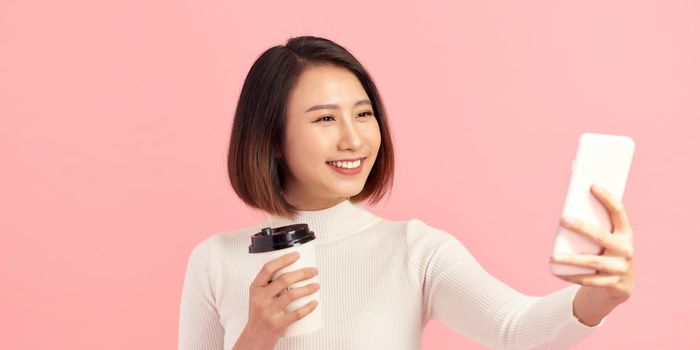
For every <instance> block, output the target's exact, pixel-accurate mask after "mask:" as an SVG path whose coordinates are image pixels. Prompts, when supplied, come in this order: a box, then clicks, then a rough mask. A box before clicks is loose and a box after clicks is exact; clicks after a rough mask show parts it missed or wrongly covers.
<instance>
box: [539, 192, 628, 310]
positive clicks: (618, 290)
mask: <svg viewBox="0 0 700 350" xmlns="http://www.w3.org/2000/svg"><path fill="white" fill-rule="evenodd" d="M591 189H592V191H591V192H592V193H593V195H594V196H595V197H596V198H597V199H598V201H600V202H601V203H602V204H603V205H604V206H605V208H606V209H607V211H608V215H609V217H610V220H611V223H612V226H613V232H612V234H611V233H610V232H608V230H605V229H603V228H602V227H600V226H595V225H591V224H589V223H586V222H583V221H580V220H576V219H573V218H571V219H573V220H572V221H571V222H567V220H566V219H567V218H562V226H563V227H566V228H567V229H569V230H571V231H573V232H575V233H579V234H582V235H584V236H586V237H588V238H590V239H592V240H593V241H594V242H596V243H598V244H599V245H601V246H602V247H603V249H604V252H603V254H602V255H587V254H576V255H569V256H564V257H556V256H554V257H551V258H550V259H551V260H550V261H552V262H556V263H563V264H569V265H576V266H581V267H588V268H592V269H594V270H597V271H596V272H597V273H596V274H584V275H570V276H566V275H557V277H559V278H561V279H563V280H565V281H568V282H572V283H576V284H580V285H582V286H588V287H590V288H592V289H595V290H598V291H599V292H603V291H604V292H605V293H602V294H603V295H606V296H607V297H609V298H610V301H612V302H615V303H617V304H619V303H622V302H624V301H626V300H627V299H629V297H630V296H631V295H632V291H633V290H634V263H633V258H634V249H633V236H634V234H633V232H632V227H631V226H630V223H629V220H628V218H627V213H626V212H625V209H624V208H623V207H622V203H621V202H620V201H618V200H617V199H615V198H614V197H613V196H612V195H611V194H610V193H609V192H607V191H606V190H605V189H603V188H600V187H599V186H596V185H593V186H591ZM597 294H600V293H597Z"/></svg>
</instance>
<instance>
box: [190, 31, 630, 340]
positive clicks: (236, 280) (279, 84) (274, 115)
mask: <svg viewBox="0 0 700 350" xmlns="http://www.w3.org/2000/svg"><path fill="white" fill-rule="evenodd" d="M228 166H229V176H230V179H231V183H232V185H233V189H234V190H235V192H236V193H237V194H238V196H240V198H241V199H242V200H243V201H244V202H245V203H246V204H247V205H248V206H250V207H253V208H257V209H261V210H263V211H265V212H266V213H267V216H266V220H265V221H264V222H263V223H261V224H260V225H257V226H254V227H249V228H245V229H240V230H237V231H234V232H225V233H220V234H217V235H213V236H211V237H209V238H208V239H205V240H203V241H202V242H200V243H199V244H198V245H197V246H196V247H195V248H194V250H193V251H192V254H191V256H190V258H189V262H188V266H187V273H186V276H185V281H184V286H183V292H182V300H181V309H180V325H179V326H180V334H179V345H180V349H200V350H201V349H212V350H213V349H222V348H224V349H232V348H233V349H272V348H275V349H334V350H335V349H418V348H419V347H420V343H421V334H422V330H423V328H424V327H425V325H426V323H427V321H428V320H430V319H439V320H441V321H442V322H443V323H444V324H446V325H448V326H449V327H450V328H452V329H454V330H455V331H457V332H459V333H461V334H463V335H464V336H466V337H469V338H470V339H472V340H474V341H477V342H479V343H481V344H483V345H485V346H488V347H491V348H503V349H531V348H539V349H545V348H546V349H564V348H566V347H569V346H570V345H572V344H574V343H577V342H579V341H580V340H581V339H583V338H584V337H585V336H587V335H588V334H590V333H591V332H593V331H594V330H595V329H597V328H599V327H600V326H601V325H602V324H603V321H604V319H605V317H606V315H607V314H608V313H609V312H610V311H611V310H612V309H613V308H614V307H615V306H616V305H618V304H620V303H622V302H624V301H625V300H627V299H628V298H629V296H630V295H631V292H632V289H633V287H634V271H633V266H632V230H631V228H630V226H629V223H628V221H627V218H626V215H625V212H624V210H623V208H622V205H621V203H619V202H617V201H616V200H615V199H614V198H613V197H611V196H610V195H609V194H607V193H606V192H605V191H602V190H601V191H594V194H595V195H596V197H597V198H599V199H600V200H601V202H602V203H603V204H604V205H605V206H606V207H607V208H608V209H609V212H610V215H611V219H612V221H613V222H614V226H615V228H616V232H614V233H615V234H614V235H610V234H609V232H603V231H601V230H600V229H599V228H597V227H591V226H590V225H587V224H585V223H573V224H568V223H565V222H562V225H565V226H567V227H569V228H571V229H572V230H574V231H576V232H579V233H581V234H583V235H586V236H588V237H590V238H592V239H595V240H597V241H598V242H599V243H600V244H601V245H602V246H604V247H605V248H606V250H605V253H604V254H603V255H601V256H584V255H578V256H574V257H569V260H565V259H562V260H554V259H552V261H558V262H562V263H568V264H572V265H579V266H587V267H593V268H594V269H596V270H598V272H599V273H598V274H596V275H584V276H575V277H564V276H562V277H561V278H562V279H565V280H567V281H570V282H573V283H575V284H572V285H571V286H568V287H567V288H564V289H561V290H559V291H556V292H554V293H551V294H549V295H546V296H544V297H534V296H527V295H523V294H521V293H519V292H518V291H516V290H514V289H512V288H510V287H509V286H507V285H506V284H504V283H503V282H501V281H499V280H498V279H496V278H494V277H493V276H491V275H490V274H489V273H488V272H487V271H485V270H484V269H483V268H482V267H481V266H480V265H479V263H478V262H477V261H476V260H475V259H474V257H473V256H472V255H471V254H470V252H469V251H468V250H467V249H466V248H465V247H464V246H463V245H462V244H461V242H460V241H459V240H457V239H456V238H454V237H453V236H452V235H451V234H449V233H447V232H444V231H441V230H439V229H436V228H433V227H431V226H429V225H427V224H426V223H424V222H423V221H421V220H418V219H413V220H409V221H390V220H385V219H382V218H381V217H378V216H375V215H374V214H372V213H371V212H369V211H367V210H366V209H365V208H364V207H363V206H362V205H361V204H360V202H361V201H364V200H366V199H367V200H369V201H370V202H371V203H373V204H374V203H376V202H377V201H379V200H380V199H381V198H382V197H383V196H384V194H385V193H386V191H387V189H389V188H390V187H391V184H392V180H393V170H394V155H393V146H392V142H391V136H390V132H389V124H388V122H387V118H386V112H385V110H384V107H383V104H382V100H381V98H380V96H379V93H378V91H377V89H376V87H375V84H374V83H373V81H372V79H371V78H370V75H369V74H368V73H367V71H366V70H365V69H364V68H363V67H362V66H361V65H360V63H359V62H358V61H357V60H356V59H355V58H354V57H353V56H352V55H351V54H350V53H349V52H348V51H346V50H345V49H344V48H343V47H341V46H339V45H338V44H336V43H334V42H332V41H330V40H327V39H323V38H318V37H311V36H304V37H297V38H291V39H289V40H288V41H287V44H286V45H285V46H276V47H273V48H270V49H269V50H267V51H266V52H264V53H263V54H262V55H261V56H260V57H259V58H258V59H257V60H256V62H255V63H254V64H253V66H252V68H251V70H250V72H249V73H248V76H247V78H246V80H245V82H244V84H243V88H242V91H241V95H240V98H239V101H238V106H237V110H236V114H235V118H234V123H233V132H232V135H231V143H230V149H229V158H228ZM299 222H301V223H307V224H309V227H310V228H311V229H312V230H313V231H314V232H315V233H316V236H317V240H316V249H317V259H318V265H319V267H320V269H321V271H322V272H323V273H322V274H319V275H318V276H319V280H320V281H321V284H322V285H323V287H320V286H319V285H318V284H313V283H309V284H307V285H306V286H305V287H301V288H295V289H290V290H286V287H287V286H289V285H291V284H293V283H295V282H298V281H302V280H306V279H309V278H311V277H313V276H315V275H316V274H318V273H319V272H318V271H312V270H310V269H300V270H296V271H292V272H288V273H286V274H282V275H281V276H280V277H279V278H277V279H275V280H274V281H272V282H271V283H269V282H268V281H270V279H271V277H272V275H273V274H274V272H275V271H278V270H280V269H282V268H283V267H285V266H288V265H290V264H291V263H293V261H294V260H293V259H290V257H289V256H283V257H281V258H278V259H275V260H273V261H271V262H269V263H268V264H267V265H265V267H263V268H262V269H260V270H259V271H256V270H255V269H254V268H253V265H252V259H251V258H250V257H249V254H248V250H247V247H248V244H249V243H250V236H251V235H252V234H254V233H256V232H259V231H260V229H261V228H263V227H269V226H271V227H278V226H283V225H288V224H292V223H299ZM317 292H318V293H320V298H319V299H320V300H321V302H323V303H324V307H323V319H324V328H323V329H321V330H319V331H316V332H313V333H307V334H304V335H300V336H296V337H281V335H282V334H283V333H284V330H285V329H286V327H287V326H288V325H289V324H291V323H293V322H294V321H296V320H298V319H300V318H302V317H304V316H305V315H308V314H309V313H310V312H313V311H314V310H315V308H316V305H315V304H314V303H313V302H311V303H309V304H306V305H305V306H303V307H301V308H299V309H297V310H295V311H294V312H285V311H284V307H285V306H286V305H288V304H289V303H290V302H291V301H292V300H295V299H297V298H300V297H302V296H306V295H309V294H312V293H317ZM319 310H320V309H319Z"/></svg>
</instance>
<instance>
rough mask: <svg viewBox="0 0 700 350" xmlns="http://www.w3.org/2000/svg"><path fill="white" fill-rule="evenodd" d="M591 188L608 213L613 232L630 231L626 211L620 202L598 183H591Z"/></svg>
mask: <svg viewBox="0 0 700 350" xmlns="http://www.w3.org/2000/svg"><path fill="white" fill-rule="evenodd" d="M591 190H592V192H593V194H594V195H595V196H596V198H598V199H599V200H600V201H601V202H602V203H603V205H604V206H605V209H606V210H607V211H608V214H609V215H610V219H611V221H612V224H613V232H630V233H631V232H632V228H631V227H630V224H629V219H628V218H627V212H626V211H625V208H624V207H623V206H622V202H620V201H619V200H617V198H615V197H614V196H613V195H612V194H611V193H610V192H608V191H607V190H605V189H604V188H602V187H601V186H598V185H592V186H591Z"/></svg>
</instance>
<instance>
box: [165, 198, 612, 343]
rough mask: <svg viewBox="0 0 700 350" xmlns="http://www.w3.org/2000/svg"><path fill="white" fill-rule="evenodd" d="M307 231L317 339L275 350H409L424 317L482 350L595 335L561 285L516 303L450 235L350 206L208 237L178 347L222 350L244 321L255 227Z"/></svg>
mask: <svg viewBox="0 0 700 350" xmlns="http://www.w3.org/2000/svg"><path fill="white" fill-rule="evenodd" d="M292 223H307V224H309V228H310V229H311V230H313V231H314V233H315V234H316V250H317V259H318V265H319V280H320V285H321V289H320V290H319V292H320V300H321V304H320V305H322V308H317V309H316V310H315V311H314V312H316V311H318V310H321V312H322V313H323V319H324V328H323V329H322V330H319V331H316V332H313V333H308V334H304V335H300V336H296V337H290V338H280V339H279V341H278V342H277V345H276V347H275V349H276V350H292V349H295V350H301V349H308V350H311V349H318V350H320V349H323V350H341V349H362V350H367V349H382V350H388V349H402V350H411V349H419V348H420V345H421V336H422V332H423V328H424V327H425V325H426V323H427V322H428V320H430V319H437V320H440V321H442V322H443V323H444V324H445V325H447V326H448V327H450V328H451V329H453V330H455V331H456V332H459V333H460V334H462V335H464V336H465V337H467V338H469V339H471V340H473V341H475V342H478V343H480V344H482V345H483V346H485V347H487V348H493V349H565V348H567V347H569V346H571V345H573V344H575V343H577V342H579V341H580V340H581V339H583V338H584V337H586V336H587V335H588V334H590V333H592V332H593V331H594V330H595V329H597V328H600V327H601V326H602V325H603V323H604V322H605V319H603V321H601V322H600V323H599V324H598V325H596V326H594V327H589V326H587V325H585V324H583V323H580V322H579V321H578V320H577V319H576V318H575V317H574V315H573V299H574V296H575V294H576V291H577V290H578V289H579V288H580V286H579V285H577V284H572V285H571V286H568V287H566V288H563V289H561V290H558V291H555V292H553V293H550V294H548V295H546V296H528V295H524V294H522V293H520V292H518V291H516V290H514V289H513V288H511V287H509V286H508V285H506V284H505V283H503V282H501V281H500V280H498V279H496V278H495V277H493V276H492V275H490V274H489V273H488V272H487V271H486V270H485V269H484V268H483V267H482V266H481V265H480V264H479V263H478V262H477V261H476V260H475V259H474V257H473V256H472V255H471V253H470V252H469V251H468V250H467V249H466V248H465V247H464V245H463V244H462V243H461V242H460V241H459V240H457V239H456V238H455V237H454V236H452V235H451V234H449V233H447V232H444V231H442V230H439V229H436V228H433V227H431V226H429V225H427V224H426V223H424V222H423V221H421V220H418V219H413V220H409V221H390V220H385V219H383V218H381V217H378V216H376V215H374V214H373V213H371V212H369V211H368V210H366V209H365V207H364V206H363V205H362V204H361V203H356V204H353V203H352V202H350V201H349V200H346V201H344V202H342V203H340V204H337V205H335V206H333V207H331V208H327V209H323V210H318V211H302V212H300V214H299V216H297V218H296V220H285V219H282V218H280V217H278V216H270V215H268V216H267V217H266V219H265V220H264V221H263V222H262V223H260V224H259V225H256V226H253V227H249V228H245V229H241V230H237V231H233V232H223V233H219V234H215V235H212V236H210V237H208V238H207V239H204V240H203V241H201V242H199V243H198V244H197V245H196V246H195V247H194V249H193V251H192V253H191V255H190V257H189V261H188V263H187V271H186V274H185V278H184V283H183V289H182V295H181V306H180V320H179V340H178V342H179V349H181V350H195V349H196V350H215V349H216V350H220V349H227V350H230V349H232V347H233V345H234V344H235V343H236V341H237V340H238V337H239V335H240V333H241V332H242V330H243V328H244V327H245V325H246V323H247V320H248V297H249V295H248V293H249V286H250V283H251V282H252V281H253V279H254V278H255V276H256V275H257V273H258V271H257V270H255V269H254V266H253V260H252V258H251V257H250V256H249V255H250V254H249V253H248V245H249V244H250V236H251V235H252V234H254V233H256V232H259V231H260V229H262V228H263V227H278V226H283V225H289V224H292Z"/></svg>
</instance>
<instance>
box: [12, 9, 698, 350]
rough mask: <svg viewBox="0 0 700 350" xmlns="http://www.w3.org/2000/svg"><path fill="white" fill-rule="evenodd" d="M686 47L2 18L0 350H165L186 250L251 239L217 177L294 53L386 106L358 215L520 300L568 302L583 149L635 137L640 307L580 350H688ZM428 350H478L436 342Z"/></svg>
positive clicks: (256, 25) (689, 72) (344, 25)
mask: <svg viewBox="0 0 700 350" xmlns="http://www.w3.org/2000/svg"><path fill="white" fill-rule="evenodd" d="M699 23H700V5H699V3H698V2H695V1H585V2H583V1H527V2H524V1H510V2H503V1H451V2H446V1H437V2H432V3H431V4H430V5H428V4H425V3H422V2H418V1H402V2H395V3H389V2H374V1H365V0H362V1H353V2H338V3H334V4H331V3H329V2H328V1H292V2H282V1H280V2H277V3H267V2H265V1H251V2H246V3H241V2H239V1H201V0H199V1H195V0H180V1H146V2H144V1H90V0H82V1H69V2H65V1H64V2H58V1H32V0H4V1H2V2H0V116H1V118H2V119H1V121H2V123H1V124H0V162H1V163H0V164H1V165H0V166H1V167H2V168H1V169H2V171H1V172H0V176H1V177H2V178H1V180H2V181H0V231H1V236H0V237H1V238H0V239H1V240H0V249H1V251H0V348H2V349H174V348H176V346H177V321H178V312H179V300H180V291H181V287H182V282H183V278H184V269H185V264H186V260H187V257H188V255H189V253H190V251H191V249H192V248H193V247H194V245H195V244H196V243H197V242H199V241H200V240H202V239H204V238H206V237H209V236H211V235H213V234H215V233H218V232H223V231H229V230H236V229H240V228H243V227H246V226H250V225H254V224H256V223H257V222H258V220H261V219H262V217H263V216H262V213H260V212H256V211H253V210H249V209H248V208H246V207H245V206H244V205H243V204H242V202H241V201H240V200H239V199H238V198H237V197H236V196H235V194H234V192H233V191H232V189H231V188H230V185H229V183H228V179H227V174H226V168H225V165H226V151H227V146H228V141H229V135H230V131H231V125H232V118H233V111H234V109H235V103H236V100H237V98H238V94H239V92H240V88H241V86H242V83H243V79H244V77H245V75H246V73H247V72H248V69H249V68H250V65H251V64H252V63H253V61H254V60H255V58H256V57H257V56H258V55H259V54H261V53H262V52H263V51H264V50H265V49H267V48H269V47H271V46H274V45H280V44H284V42H285V40H286V39H287V38H288V37H291V36H297V35H304V34H310V35H318V36H325V37H328V38H330V39H332V40H334V41H337V42H338V43H340V44H341V45H343V46H345V47H346V48H348V49H349V50H350V51H351V52H352V53H353V54H355V55H356V56H357V57H358V59H359V60H360V61H361V62H362V63H363V64H364V65H365V66H366V68H367V69H368V70H369V71H370V73H371V74H372V75H373V77H374V78H375V79H376V83H377V85H378V87H379V89H380V92H381V94H382V96H383V98H384V99H385V103H386V106H387V108H388V113H389V118H390V123H391V127H392V128H393V132H394V139H395V142H396V152H397V157H398V159H397V162H398V163H397V169H396V182H395V186H394V188H393V192H392V194H391V196H390V197H388V198H387V199H386V200H385V201H383V202H382V204H381V205H379V206H376V207H370V210H371V211H373V212H375V213H377V214H378V215H380V216H383V217H385V218H388V219H392V220H407V219H410V218H414V217H415V218H420V219H422V220H424V221H426V222H427V223H428V224H430V225H432V226H435V227H438V228H440V229H443V230H446V231H448V232H450V233H452V234H454V235H455V236H457V237H459V239H460V240H461V241H462V242H463V243H464V244H465V246H467V247H468V248H469V249H470V250H471V251H472V253H473V254H474V255H475V256H476V257H477V259H478V260H479V261H480V262H481V263H482V265H483V266H484V267H485V268H486V269H487V270H488V271H489V272H491V273H492V274H493V275H494V276H496V277H497V278H499V279H502V280H503V281H505V282H506V283H508V284H509V285H511V286H512V287H514V288H516V289H518V290H519V291H521V292H523V293H526V294H531V295H544V294H547V293H550V292H552V291H554V290H557V289H560V288H563V287H565V286H566V285H567V284H566V283H565V282H564V281H561V280H559V279H557V278H555V277H553V276H552V275H550V273H549V271H548V268H547V259H548V258H549V253H550V249H551V244H552V240H553V234H554V230H555V227H556V226H557V224H558V220H559V214H560V211H561V206H562V201H563V197H564V194H565V190H566V185H567V182H568V176H569V170H570V163H571V160H572V157H573V155H574V152H575V149H576V141H577V138H578V136H579V135H580V133H582V132H586V131H589V132H599V133H610V134H623V135H628V136H631V137H633V138H634V139H635V141H636V145H637V148H636V153H635V158H634V161H633V163H632V168H631V171H630V176H629V180H628V183H627V189H626V191H625V195H624V198H623V202H624V204H625V206H626V209H627V212H628V215H629V217H630V220H631V223H632V226H633V228H634V230H635V234H636V236H635V239H636V241H635V248H636V253H635V260H636V266H637V288H636V290H635V292H634V294H633V296H632V298H631V299H630V300H629V301H628V302H627V303H625V304H623V305H621V306H619V307H618V308H617V309H616V310H614V311H613V313H612V314H611V315H610V316H609V318H608V320H607V321H606V324H605V325H604V327H602V328H601V329H600V330H598V331H597V332H595V333H594V334H593V335H592V336H590V337H589V338H587V339H585V340H584V341H583V342H582V343H581V344H580V345H577V346H576V347H575V348H576V349H591V348H596V349H658V348H688V347H690V345H691V344H692V343H693V341H692V340H691V339H694V332H695V331H696V328H697V315H698V314H700V302H698V301H697V296H698V294H699V293H700V282H699V281H698V278H697V276H698V274H697V271H696V269H695V267H697V266H698V262H697V259H696V257H697V256H698V245H699V244H700V237H699V234H700V224H699V223H698V220H697V218H698V214H697V213H698V209H699V208H700V206H699V205H698V199H699V198H700V190H698V187H699V185H698V182H697V180H698V179H700V166H698V151H699V150H700V142H699V141H698V135H700V65H699V63H698V62H700V26H699ZM241 287H243V286H241ZM246 287H247V286H246ZM424 336H425V338H424V342H423V347H424V348H425V349H480V348H481V347H480V346H479V345H477V344H476V343H474V342H472V341H471V340H469V339H465V338H464V337H462V336H461V335H459V334H458V333H455V332H454V331H452V330H451V329H449V328H447V327H445V326H444V325H443V324H442V323H440V322H439V321H431V322H430V323H429V325H428V327H427V329H426V330H425V333H424Z"/></svg>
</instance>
